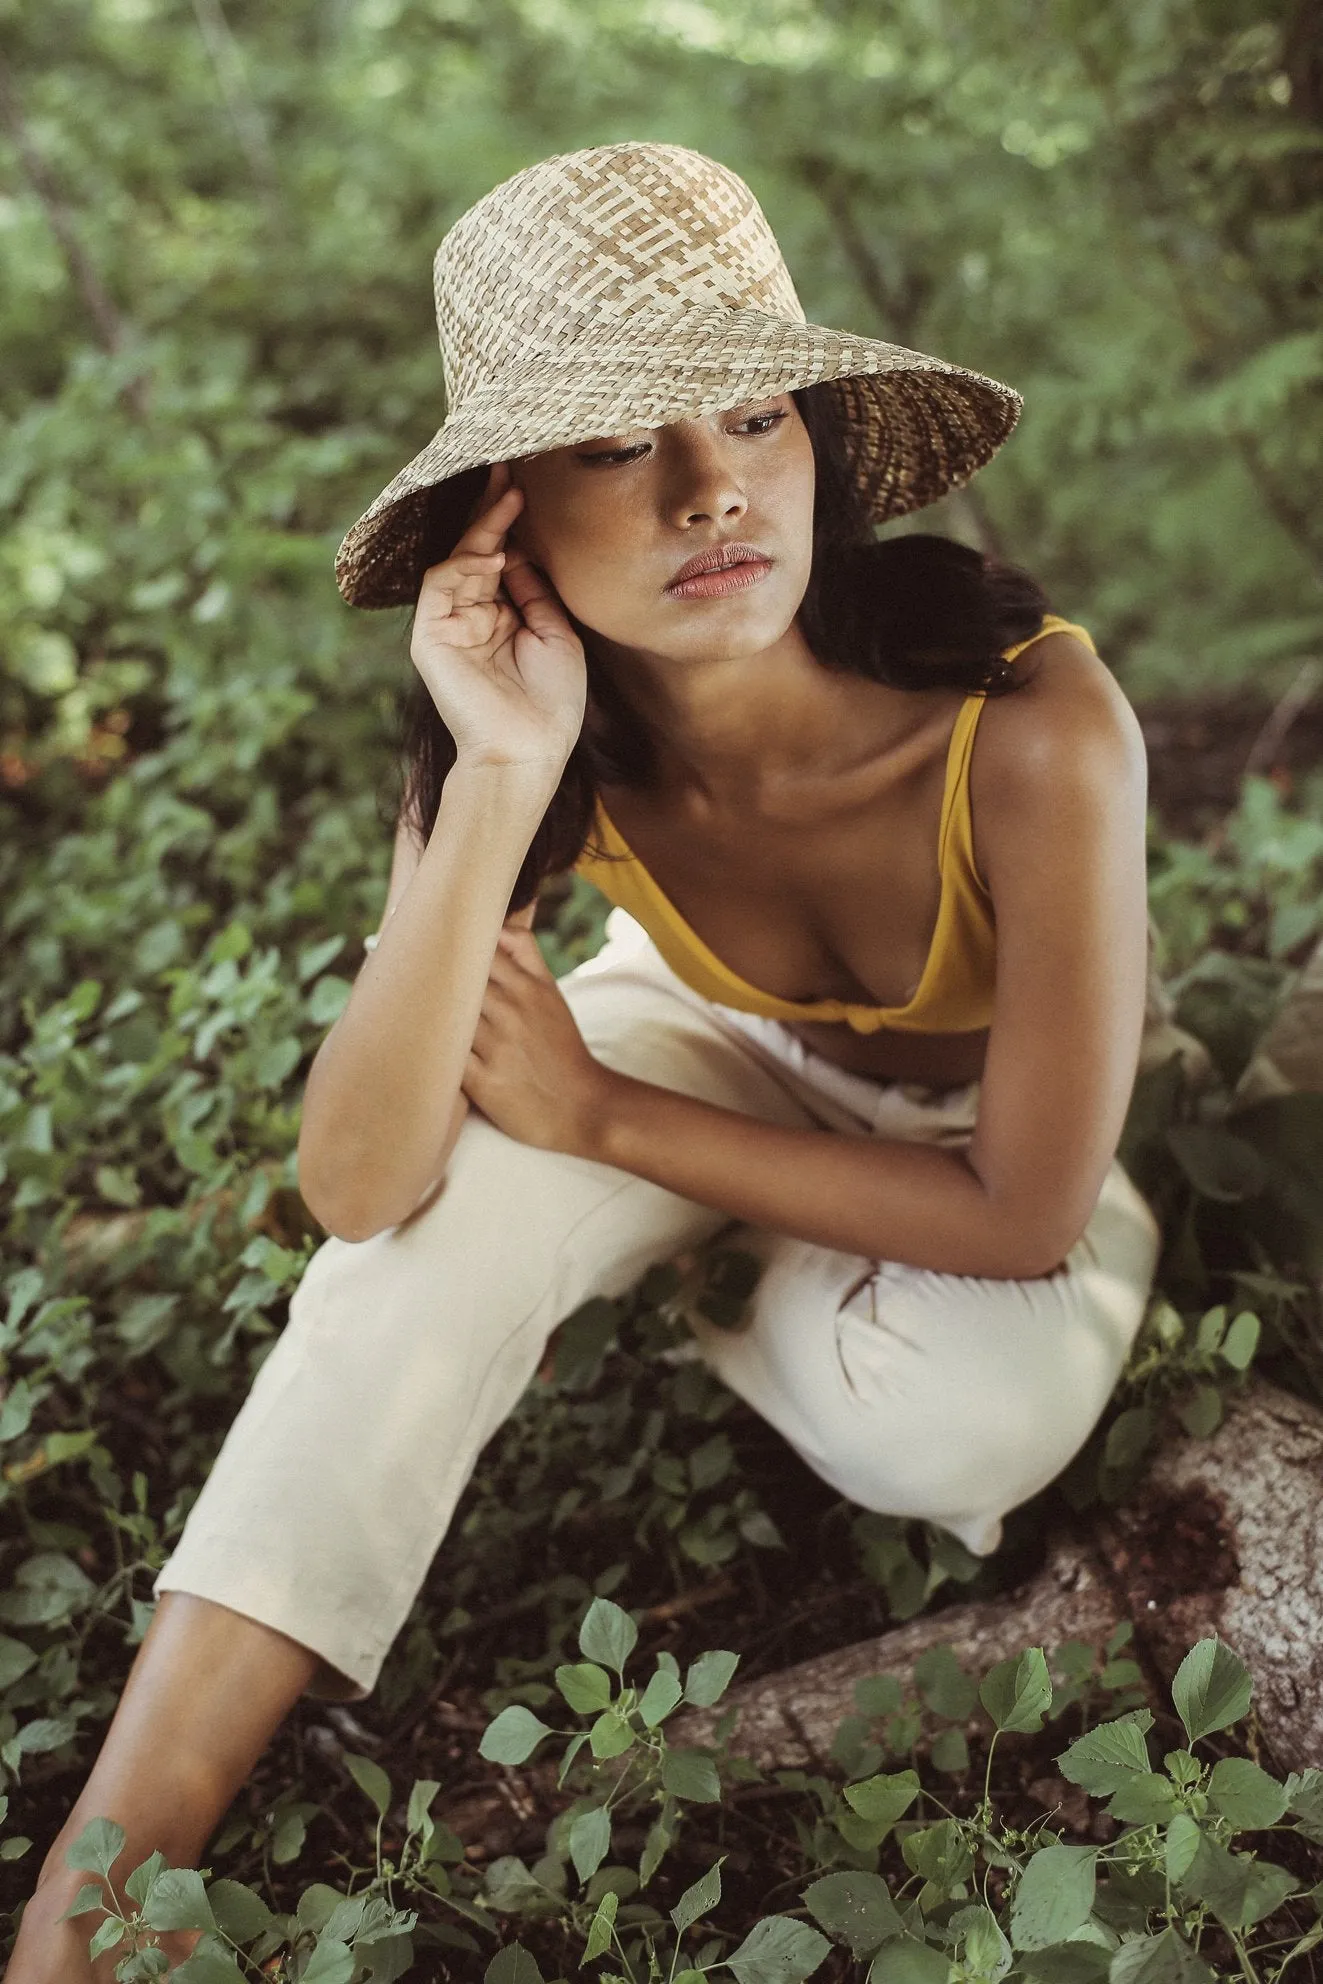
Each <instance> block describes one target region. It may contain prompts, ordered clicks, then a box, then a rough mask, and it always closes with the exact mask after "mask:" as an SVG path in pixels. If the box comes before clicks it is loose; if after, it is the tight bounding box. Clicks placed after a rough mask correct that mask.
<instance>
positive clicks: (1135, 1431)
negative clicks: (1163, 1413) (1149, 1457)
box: [1103, 1405, 1158, 1472]
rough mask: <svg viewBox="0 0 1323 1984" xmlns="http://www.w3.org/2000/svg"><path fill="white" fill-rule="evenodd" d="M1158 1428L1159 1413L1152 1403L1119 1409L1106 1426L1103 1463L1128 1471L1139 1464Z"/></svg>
mask: <svg viewBox="0 0 1323 1984" xmlns="http://www.w3.org/2000/svg"><path fill="white" fill-rule="evenodd" d="M1157 1430H1158V1415H1157V1413H1156V1412H1154V1411H1153V1409H1152V1407H1151V1406H1147V1405H1132V1406H1130V1407H1128V1408H1127V1410H1126V1411H1124V1412H1119V1413H1118V1414H1117V1416H1116V1418H1115V1419H1114V1420H1113V1421H1112V1423H1111V1425H1110V1426H1109V1427H1108V1429H1107V1438H1106V1440H1105V1441H1104V1442H1103V1463H1104V1465H1105V1466H1107V1467H1110V1468H1116V1469H1119V1470H1121V1471H1123V1472H1124V1471H1127V1470H1129V1469H1130V1468H1134V1467H1138V1465H1139V1463H1140V1461H1141V1460H1142V1459H1143V1458H1144V1455H1145V1454H1146V1453H1147V1452H1148V1450H1149V1448H1150V1446H1151V1445H1152V1444H1153V1436H1154V1434H1155V1433H1156V1432H1157Z"/></svg>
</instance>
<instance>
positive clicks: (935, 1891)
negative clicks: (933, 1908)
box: [900, 1819, 974, 1908]
mask: <svg viewBox="0 0 1323 1984" xmlns="http://www.w3.org/2000/svg"><path fill="white" fill-rule="evenodd" d="M900 1850H901V1853H902V1855H903V1856H904V1859H905V1864H906V1866H908V1867H911V1868H913V1870H914V1872H915V1873H916V1874H922V1875H923V1878H924V1880H925V1881H926V1882H927V1883H928V1888H927V1889H923V1890H921V1891H920V1894H919V1903H920V1906H921V1907H923V1908H927V1907H928V1906H929V1905H930V1903H931V1901H932V1900H933V1899H936V1898H940V1899H948V1898H950V1897H951V1896H953V1895H954V1894H955V1892H956V1890H957V1889H958V1888H959V1887H961V1886H962V1885H963V1883H964V1881H965V1879H966V1876H967V1875H968V1874H969V1873H970V1871H971V1869H972V1868H973V1865H974V1849H973V1847H972V1845H971V1844H970V1838H969V1835H968V1834H967V1833H966V1831H965V1829H964V1828H963V1827H962V1826H961V1825H960V1823H959V1821H958V1820H956V1819H939V1820H938V1821H937V1823H936V1824H935V1825H931V1826H924V1827H922V1828H921V1829H920V1830H919V1831H918V1832H911V1833H907V1834H906V1835H905V1837H904V1839H903V1840H902V1841H901V1843H900ZM930 1891H931V1892H930Z"/></svg>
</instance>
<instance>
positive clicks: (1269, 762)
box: [1241, 655, 1323, 779]
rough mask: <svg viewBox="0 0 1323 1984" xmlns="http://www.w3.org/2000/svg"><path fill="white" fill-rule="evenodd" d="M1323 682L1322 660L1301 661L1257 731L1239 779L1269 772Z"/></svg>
mask: <svg viewBox="0 0 1323 1984" xmlns="http://www.w3.org/2000/svg"><path fill="white" fill-rule="evenodd" d="M1320 682H1323V661H1320V660H1319V659H1318V657H1317V655H1311V656H1310V658H1309V660H1308V661H1305V662H1302V663H1301V665H1300V667H1299V668H1298V669H1297V670H1296V673H1295V675H1294V676H1293V677H1292V679H1291V681H1290V682H1289V683H1288V685H1287V687H1286V689H1285V691H1284V692H1283V694H1282V695H1281V696H1280V697H1279V698H1278V700H1277V702H1276V704H1275V706H1274V707H1273V709H1272V711H1271V713H1270V715H1269V717H1268V719H1267V722H1266V723H1265V724H1264V726H1263V728H1262V729H1261V730H1260V732H1259V734H1258V736H1257V737H1256V738H1255V740H1254V742H1253V744H1251V746H1250V749H1249V756H1248V757H1247V758H1246V760H1245V767H1244V770H1243V771H1242V772H1241V777H1242V779H1246V778H1253V777H1255V776H1256V775H1258V774H1260V773H1263V772H1270V771H1271V770H1272V768H1273V766H1274V765H1275V764H1276V762H1277V754H1278V752H1279V751H1280V750H1281V748H1282V745H1283V744H1284V743H1285V742H1286V734H1287V732H1288V731H1289V730H1290V728H1291V725H1292V724H1293V723H1294V722H1295V720H1296V718H1297V717H1298V716H1300V715H1302V714H1303V712H1304V711H1305V710H1306V709H1307V708H1308V707H1309V705H1310V703H1311V702H1312V701H1313V699H1314V691H1315V690H1316V689H1317V688H1318V685H1319V683H1320Z"/></svg>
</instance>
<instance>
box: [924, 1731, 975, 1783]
mask: <svg viewBox="0 0 1323 1984" xmlns="http://www.w3.org/2000/svg"><path fill="white" fill-rule="evenodd" d="M929 1755H930V1756H931V1758H932V1762H933V1769H934V1770H940V1771H943V1772H945V1773H947V1774H948V1775H950V1776H954V1775H955V1774H956V1772H957V1771H962V1770H968V1769H969V1744H968V1742H967V1741H966V1739H965V1732H964V1730H963V1729H942V1730H939V1732H938V1734H937V1735H936V1736H934V1737H933V1740H932V1747H931V1749H930V1751H929Z"/></svg>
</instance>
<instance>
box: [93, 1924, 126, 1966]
mask: <svg viewBox="0 0 1323 1984" xmlns="http://www.w3.org/2000/svg"><path fill="white" fill-rule="evenodd" d="M127 1932H128V1925H127V1924H126V1923H125V1922H123V1921H121V1920H120V1918H119V1916H118V1915H108V1916H107V1917H106V1919H105V1921H104V1922H103V1923H102V1924H101V1926H100V1928H99V1929H98V1930H97V1932H96V1934H95V1935H94V1936H93V1938H92V1940H91V1942H90V1943H89V1944H88V1946H87V1954H88V1956H89V1958H90V1959H91V1961H92V1962H93V1963H95V1962H96V1959H97V1958H98V1957H99V1956H104V1955H105V1953H106V1951H107V1950H113V1949H114V1948H115V1946H116V1944H117V1943H121V1942H122V1941H123V1940H124V1937H125V1935H126V1934H127Z"/></svg>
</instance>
